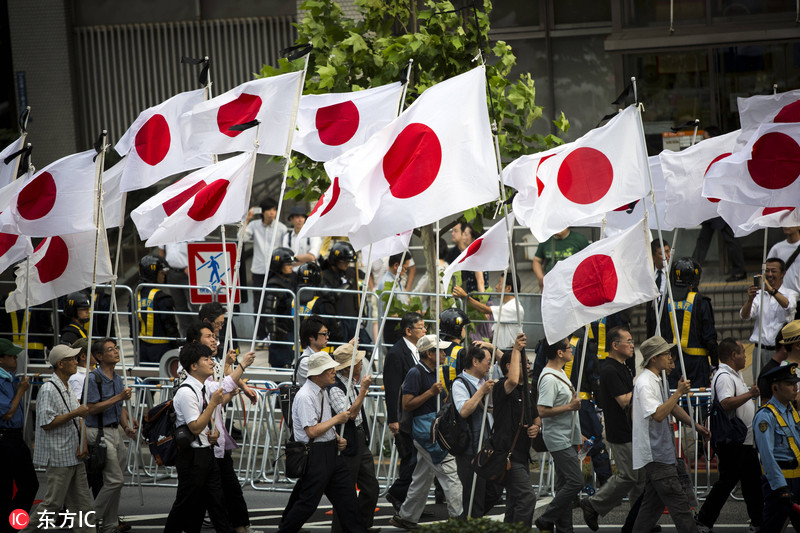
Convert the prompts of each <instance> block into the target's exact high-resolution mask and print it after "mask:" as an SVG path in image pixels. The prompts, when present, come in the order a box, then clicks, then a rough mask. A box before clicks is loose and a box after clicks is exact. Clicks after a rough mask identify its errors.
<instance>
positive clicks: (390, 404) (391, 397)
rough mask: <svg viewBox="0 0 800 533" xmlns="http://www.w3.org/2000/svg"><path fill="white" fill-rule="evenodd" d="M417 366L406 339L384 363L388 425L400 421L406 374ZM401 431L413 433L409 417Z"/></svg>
mask: <svg viewBox="0 0 800 533" xmlns="http://www.w3.org/2000/svg"><path fill="white" fill-rule="evenodd" d="M415 364H416V362H415V361H414V354H413V353H411V349H410V348H409V347H408V345H407V344H406V341H405V340H404V339H400V340H399V341H397V342H396V343H394V346H392V347H391V348H389V351H388V352H387V353H386V359H384V361H383V387H384V389H385V392H386V419H387V420H388V423H390V424H391V423H394V422H398V421H400V418H401V417H400V414H401V413H400V411H401V410H402V405H401V400H400V395H401V393H400V388H401V386H402V385H403V380H405V379H406V374H408V371H409V370H411V368H412V367H413V366H414V365H415ZM400 429H401V430H402V431H405V432H407V433H409V434H410V433H411V418H410V417H408V424H407V427H404V424H401V425H400Z"/></svg>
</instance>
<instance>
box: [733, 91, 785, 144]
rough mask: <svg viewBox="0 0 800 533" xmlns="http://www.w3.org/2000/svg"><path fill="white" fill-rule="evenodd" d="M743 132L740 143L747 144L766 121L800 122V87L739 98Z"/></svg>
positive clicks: (740, 120) (737, 101)
mask: <svg viewBox="0 0 800 533" xmlns="http://www.w3.org/2000/svg"><path fill="white" fill-rule="evenodd" d="M736 103H737V104H738V106H739V122H740V123H741V125H742V133H741V135H740V137H739V140H738V142H739V144H740V145H744V144H747V141H749V140H750V137H752V136H753V134H754V133H755V132H756V130H757V129H758V127H759V126H760V125H761V124H763V123H765V122H775V123H787V122H800V89H795V90H794V91H788V92H785V93H780V94H767V95H756V96H751V97H749V98H737V99H736Z"/></svg>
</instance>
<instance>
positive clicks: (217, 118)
mask: <svg viewBox="0 0 800 533" xmlns="http://www.w3.org/2000/svg"><path fill="white" fill-rule="evenodd" d="M302 79H303V72H302V71H301V72H290V73H288V74H281V75H279V76H273V77H271V78H261V79H258V80H253V81H248V82H247V83H243V84H242V85H239V86H238V87H235V88H233V89H231V90H230V91H228V92H226V93H223V94H221V95H219V96H217V97H215V98H212V99H211V100H207V101H205V102H201V103H199V104H197V105H195V106H194V108H192V110H191V111H189V112H188V113H186V114H185V115H183V117H182V127H183V129H182V136H183V143H184V145H185V146H186V147H187V148H188V149H189V150H190V151H191V152H192V153H202V154H227V153H230V152H249V151H251V150H253V147H254V144H253V143H254V142H255V139H256V131H257V130H258V131H259V138H258V142H259V146H258V153H260V154H268V155H286V154H287V152H288V144H289V132H290V129H291V128H292V127H293V116H294V114H295V107H296V102H297V96H298V93H299V92H300V91H302V87H300V83H301V81H302ZM256 119H257V120H259V121H260V122H261V126H260V128H250V129H248V130H245V131H231V130H230V129H229V128H230V127H231V126H236V125H238V124H244V123H246V122H251V121H253V120H256Z"/></svg>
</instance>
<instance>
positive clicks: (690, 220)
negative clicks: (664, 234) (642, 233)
mask: <svg viewBox="0 0 800 533" xmlns="http://www.w3.org/2000/svg"><path fill="white" fill-rule="evenodd" d="M737 137H739V130H736V131H733V132H731V133H727V134H725V135H720V136H719V137H712V138H711V139H706V140H704V141H701V142H699V143H697V144H695V145H694V146H691V147H689V148H686V149H685V150H681V151H680V152H673V151H671V150H664V151H663V152H661V153H660V154H659V156H658V157H659V158H660V159H661V168H662V170H663V172H664V178H665V180H666V200H667V213H666V216H665V219H666V221H667V223H668V224H669V225H671V226H673V227H676V228H693V227H695V226H697V225H698V224H700V223H701V222H704V221H706V220H709V219H712V218H715V217H717V216H718V215H717V204H718V203H719V200H718V199H714V198H705V197H704V196H703V181H704V177H705V175H706V173H707V172H708V171H709V170H710V169H711V168H712V165H715V164H716V163H717V162H718V161H722V160H723V159H725V158H726V157H729V156H730V155H731V154H732V153H733V151H734V149H735V148H736V138H737Z"/></svg>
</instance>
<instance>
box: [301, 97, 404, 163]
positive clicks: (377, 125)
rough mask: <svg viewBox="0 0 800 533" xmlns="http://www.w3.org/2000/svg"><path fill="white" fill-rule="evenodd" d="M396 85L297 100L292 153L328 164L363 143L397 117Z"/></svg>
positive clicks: (397, 99)
mask: <svg viewBox="0 0 800 533" xmlns="http://www.w3.org/2000/svg"><path fill="white" fill-rule="evenodd" d="M402 93H403V85H402V84H401V83H400V82H395V83H390V84H388V85H382V86H380V87H374V88H372V89H366V90H363V91H357V92H352V93H331V94H308V95H304V96H301V97H300V106H299V107H298V109H297V132H296V133H295V134H294V140H293V141H292V150H295V151H297V152H300V153H302V154H305V155H307V156H308V157H310V158H311V159H313V160H314V161H330V160H331V159H334V158H335V157H338V156H340V155H342V154H343V153H345V152H346V151H347V150H349V149H351V148H354V147H356V146H360V145H362V144H364V143H365V142H366V141H367V139H369V138H370V137H371V136H372V134H373V133H375V132H377V131H378V130H380V129H381V128H383V127H384V126H386V125H388V124H389V123H390V122H391V121H393V120H394V119H395V118H397V110H398V108H399V107H400V95H401V94H402Z"/></svg>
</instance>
